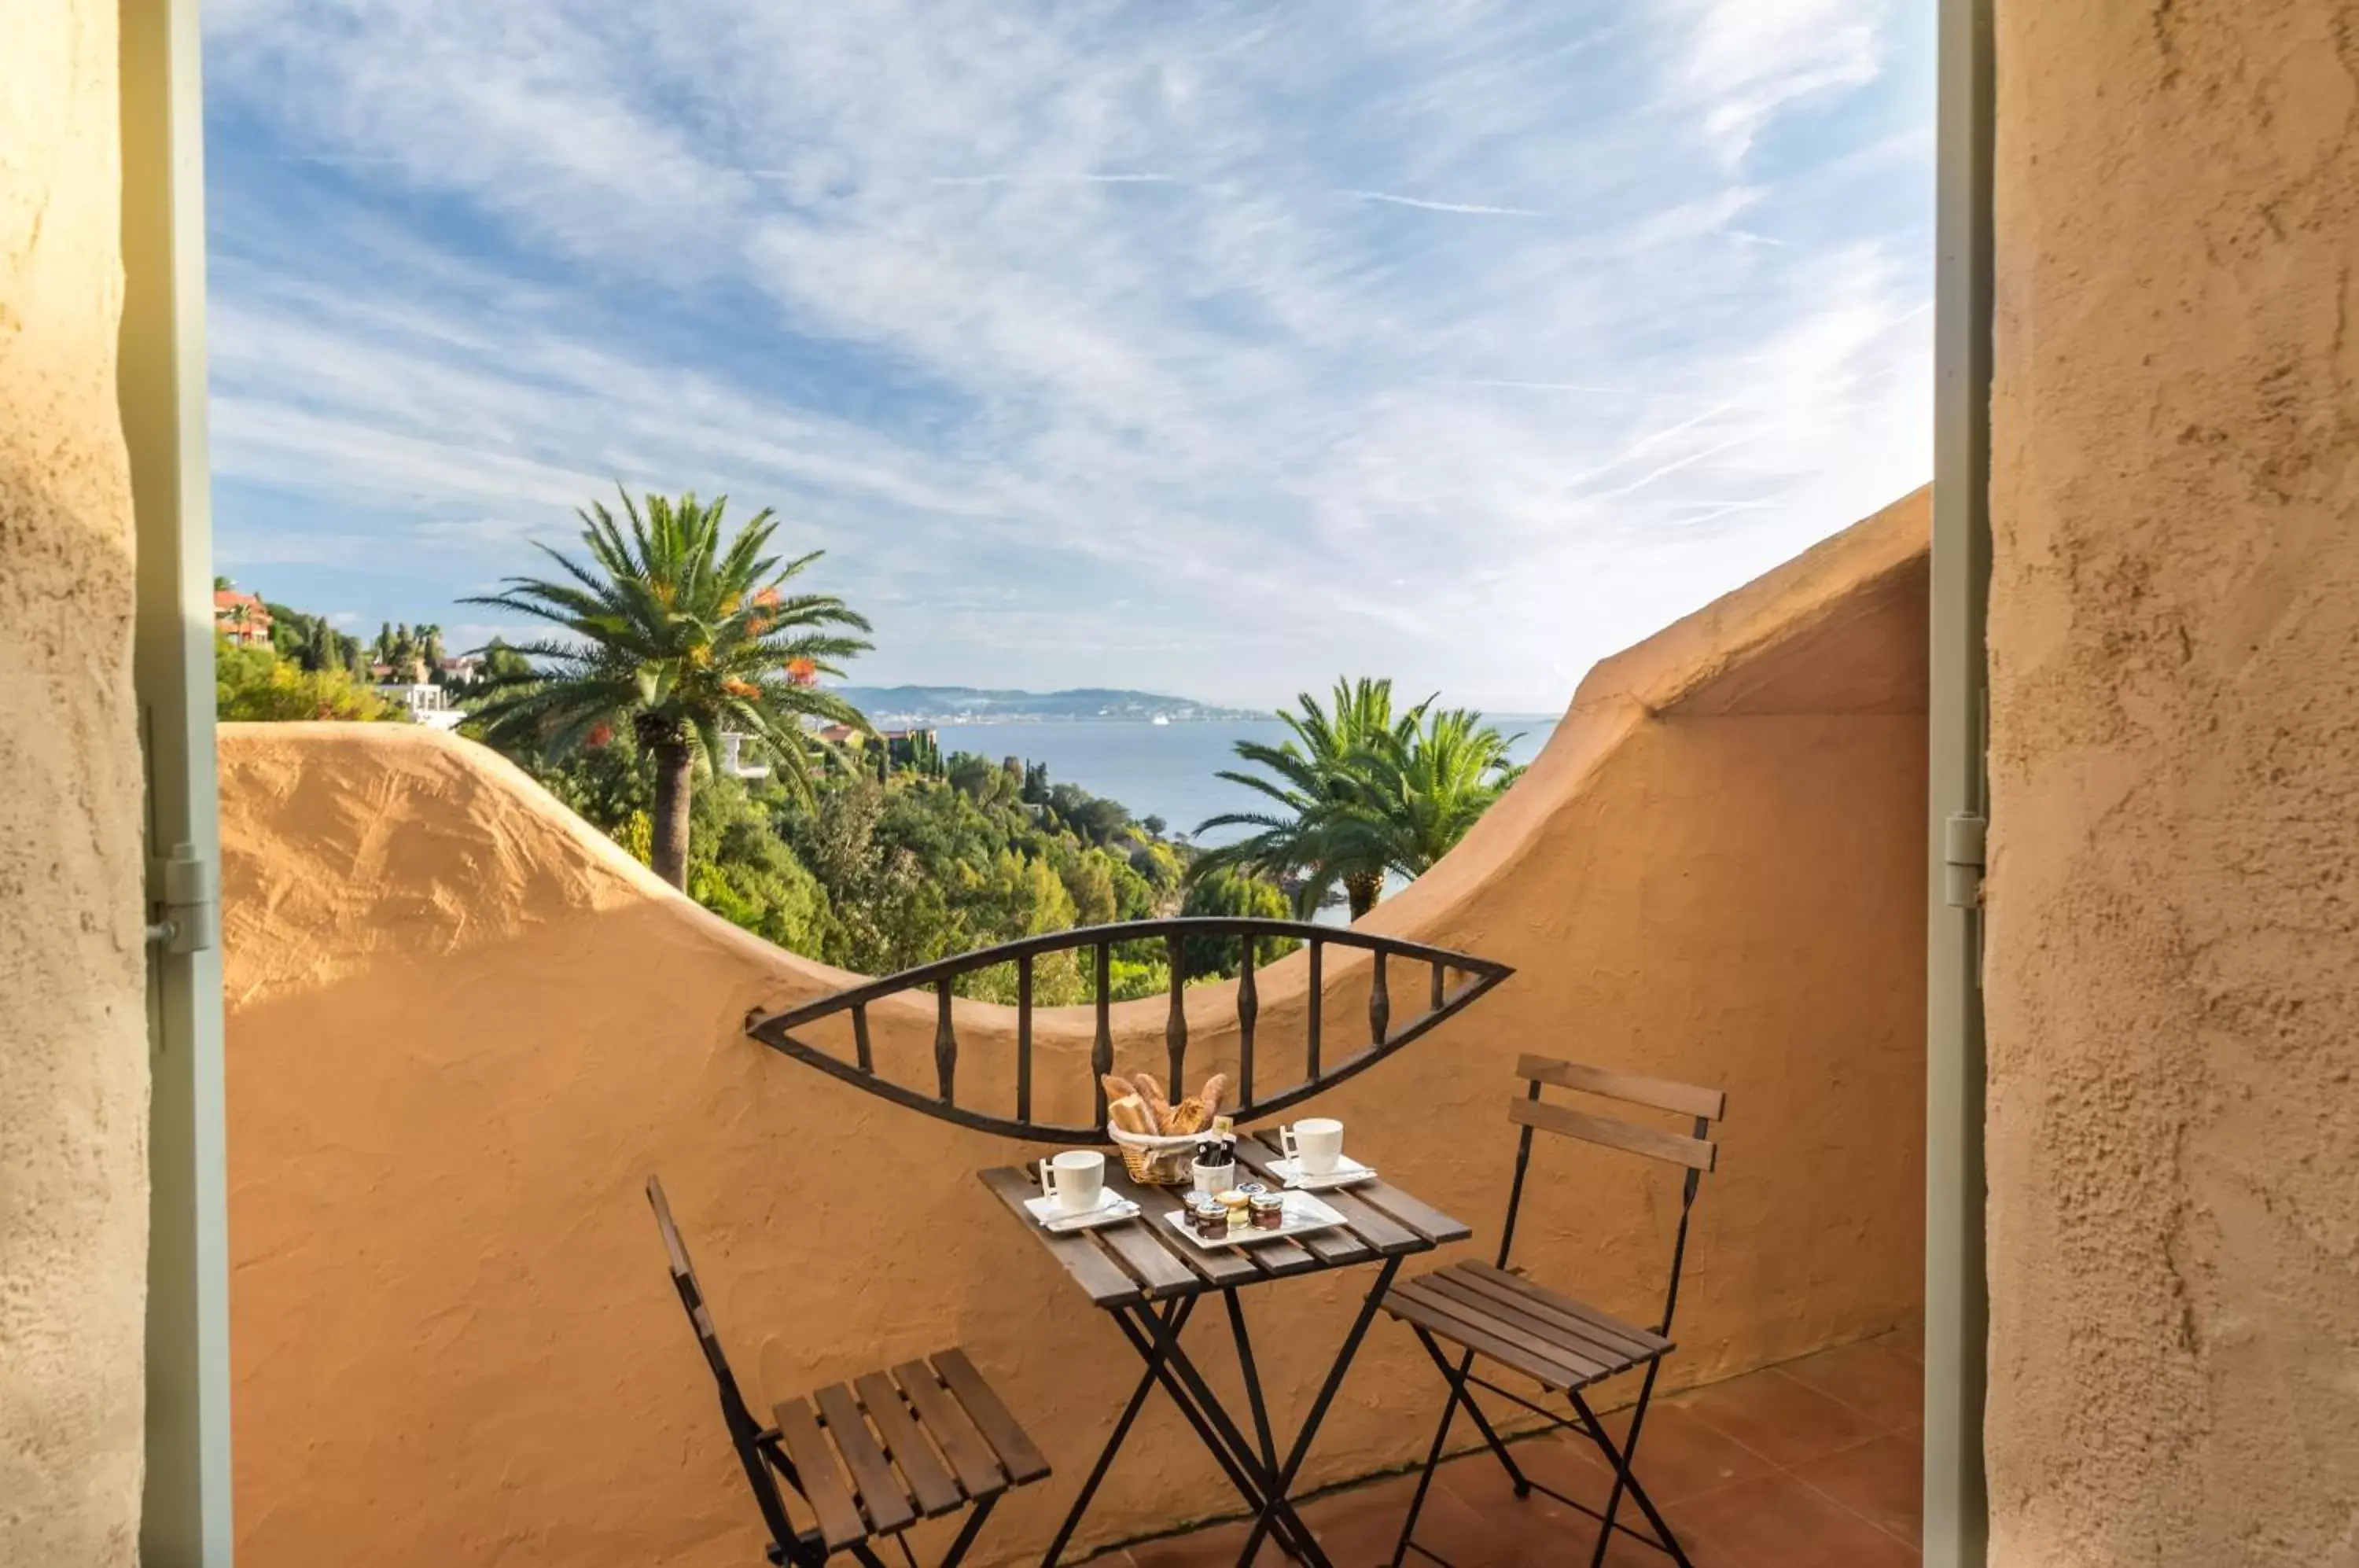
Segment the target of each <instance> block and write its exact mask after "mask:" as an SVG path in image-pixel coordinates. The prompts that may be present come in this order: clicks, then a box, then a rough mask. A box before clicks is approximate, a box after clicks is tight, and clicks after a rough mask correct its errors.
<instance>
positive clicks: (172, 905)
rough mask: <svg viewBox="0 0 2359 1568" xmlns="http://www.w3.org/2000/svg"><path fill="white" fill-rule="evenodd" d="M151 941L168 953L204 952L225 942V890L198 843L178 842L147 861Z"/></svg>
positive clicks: (148, 934)
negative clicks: (156, 857)
mask: <svg viewBox="0 0 2359 1568" xmlns="http://www.w3.org/2000/svg"><path fill="white" fill-rule="evenodd" d="M147 906H148V911H149V913H150V914H151V915H152V916H153V917H154V918H153V919H152V920H149V921H148V924H147V940H148V941H149V942H152V943H155V944H156V945H158V946H159V947H161V948H162V949H163V950H164V951H165V952H167V953H203V952H205V951H207V950H208V949H210V948H212V947H213V946H214V945H215V944H216V943H218V942H220V941H221V891H220V888H219V887H218V886H217V884H216V881H215V878H214V874H213V868H212V866H211V865H210V864H208V863H207V862H206V861H205V860H204V858H203V857H202V856H201V855H198V854H197V850H196V846H195V845H194V844H174V845H173V846H172V853H171V854H170V855H166V856H165V857H164V858H163V859H161V860H151V861H149V862H148V863H147Z"/></svg>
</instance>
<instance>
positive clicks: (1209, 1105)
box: [1198, 1073, 1229, 1122]
mask: <svg viewBox="0 0 2359 1568" xmlns="http://www.w3.org/2000/svg"><path fill="white" fill-rule="evenodd" d="M1228 1095H1229V1075H1228V1074H1227V1073H1213V1074H1212V1076H1211V1077H1210V1078H1207V1079H1205V1080H1204V1092H1203V1094H1201V1095H1199V1096H1198V1098H1200V1099H1201V1100H1202V1101H1203V1102H1204V1119H1205V1120H1206V1121H1207V1122H1209V1121H1211V1120H1212V1118H1213V1117H1214V1116H1219V1115H1220V1114H1221V1102H1222V1101H1223V1100H1225V1099H1227V1098H1228Z"/></svg>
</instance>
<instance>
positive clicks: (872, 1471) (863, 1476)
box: [811, 1383, 918, 1535]
mask: <svg viewBox="0 0 2359 1568" xmlns="http://www.w3.org/2000/svg"><path fill="white" fill-rule="evenodd" d="M811 1399H812V1400H813V1402H814V1403H816V1404H817V1405H818V1406H819V1413H820V1414H821V1416H822V1417H824V1418H825V1419H826V1421H827V1431H828V1435H829V1436H831V1437H832V1438H834V1439H835V1451H836V1452H837V1453H838V1454H843V1463H844V1467H845V1468H846V1469H848V1470H850V1471H851V1472H852V1486H853V1490H854V1491H856V1492H858V1493H859V1494H860V1506H861V1508H862V1510H863V1511H864V1512H865V1513H866V1514H867V1515H868V1528H869V1529H870V1530H874V1531H875V1532H876V1533H877V1534H878V1535H891V1534H893V1533H894V1532H895V1531H896V1530H907V1529H908V1528H909V1527H910V1526H911V1525H913V1524H915V1523H917V1522H918V1510H917V1508H915V1507H913V1506H912V1505H911V1504H910V1501H909V1494H908V1490H907V1489H906V1488H904V1487H903V1486H902V1485H901V1478H900V1477H899V1476H897V1475H894V1474H893V1464H892V1461H890V1460H888V1459H886V1457H885V1450H884V1449H883V1448H881V1447H879V1446H878V1445H877V1443H876V1437H875V1433H874V1432H870V1431H869V1430H868V1418H867V1417H866V1416H864V1415H862V1414H861V1413H860V1406H859V1404H858V1403H857V1402H856V1401H855V1400H854V1399H853V1397H852V1390H851V1389H850V1388H845V1387H844V1386H843V1384H841V1383H831V1384H829V1385H828V1386H827V1387H826V1388H821V1390H820V1391H819V1392H818V1393H816V1394H814V1395H812V1396H811Z"/></svg>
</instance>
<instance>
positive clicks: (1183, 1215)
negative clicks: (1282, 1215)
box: [1163, 1192, 1343, 1252]
mask: <svg viewBox="0 0 2359 1568" xmlns="http://www.w3.org/2000/svg"><path fill="white" fill-rule="evenodd" d="M1285 1196H1286V1223H1285V1224H1284V1225H1280V1226H1278V1227H1277V1229H1276V1230H1256V1229H1254V1228H1253V1227H1252V1226H1250V1225H1248V1226H1246V1227H1245V1229H1244V1230H1233V1231H1229V1232H1226V1233H1225V1234H1223V1236H1220V1237H1218V1238H1217V1239H1215V1240H1212V1241H1207V1240H1205V1239H1204V1238H1203V1237H1202V1236H1198V1235H1197V1234H1196V1232H1195V1229H1194V1227H1193V1226H1191V1225H1189V1223H1188V1211H1187V1210H1185V1209H1171V1210H1168V1211H1167V1212H1166V1213H1165V1214H1164V1215H1163V1217H1164V1218H1165V1219H1166V1220H1168V1221H1169V1222H1170V1224H1171V1228H1172V1229H1173V1230H1176V1231H1178V1232H1179V1233H1180V1235H1181V1236H1186V1237H1187V1238H1188V1239H1189V1240H1190V1241H1191V1242H1193V1243H1195V1244H1196V1246H1197V1247H1198V1249H1199V1250H1201V1251H1204V1252H1211V1251H1212V1250H1213V1249H1214V1248H1216V1247H1252V1246H1255V1245H1256V1244H1257V1243H1260V1242H1265V1241H1283V1240H1285V1239H1286V1238H1287V1237H1288V1236H1309V1235H1310V1233H1311V1232H1313V1231H1321V1230H1333V1229H1334V1228H1335V1227H1336V1226H1337V1225H1342V1224H1343V1215H1342V1214H1337V1213H1336V1212H1335V1211H1334V1210H1333V1209H1332V1208H1329V1207H1328V1206H1327V1205H1326V1204H1325V1203H1321V1202H1320V1201H1319V1200H1318V1199H1316V1198H1314V1197H1312V1196H1311V1195H1310V1193H1308V1192H1288V1193H1287V1194H1286V1195H1285Z"/></svg>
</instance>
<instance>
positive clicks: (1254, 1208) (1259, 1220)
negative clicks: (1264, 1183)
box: [1246, 1192, 1286, 1230]
mask: <svg viewBox="0 0 2359 1568" xmlns="http://www.w3.org/2000/svg"><path fill="white" fill-rule="evenodd" d="M1246 1206H1247V1209H1248V1210H1249V1212H1250V1215H1251V1219H1252V1223H1253V1227H1254V1229H1256V1230H1283V1229H1284V1228H1286V1198H1285V1195H1284V1194H1283V1193H1279V1192H1256V1193H1254V1194H1253V1195H1252V1196H1251V1197H1250V1198H1248V1199H1247V1200H1246Z"/></svg>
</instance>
